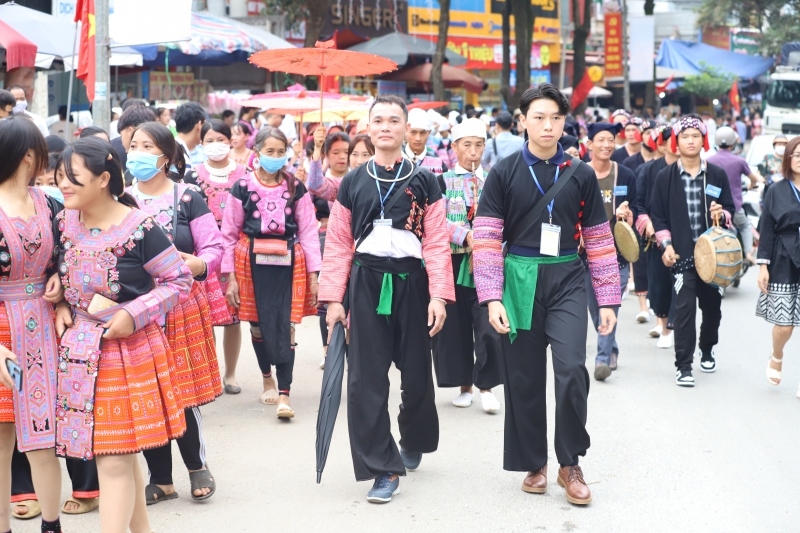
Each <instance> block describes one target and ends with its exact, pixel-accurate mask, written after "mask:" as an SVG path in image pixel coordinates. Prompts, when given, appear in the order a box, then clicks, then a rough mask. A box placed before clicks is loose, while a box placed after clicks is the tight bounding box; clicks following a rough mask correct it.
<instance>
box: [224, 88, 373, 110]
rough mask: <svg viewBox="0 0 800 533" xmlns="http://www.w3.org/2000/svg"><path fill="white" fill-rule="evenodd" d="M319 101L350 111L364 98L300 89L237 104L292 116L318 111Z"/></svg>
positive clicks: (254, 98) (258, 95) (255, 97)
mask: <svg viewBox="0 0 800 533" xmlns="http://www.w3.org/2000/svg"><path fill="white" fill-rule="evenodd" d="M320 100H322V101H323V102H324V103H325V105H326V106H328V107H333V108H350V109H349V110H352V109H351V108H352V107H353V104H354V103H355V102H365V101H366V97H361V96H350V95H343V94H339V93H325V92H323V93H321V92H319V91H308V90H306V89H305V88H304V87H302V88H301V90H289V91H280V92H274V93H266V94H257V95H255V96H251V97H250V98H248V99H247V100H242V101H241V102H239V103H240V104H241V105H242V106H243V107H256V108H258V109H267V110H271V111H274V112H276V113H281V114H284V115H294V114H298V113H308V112H311V111H319V108H320Z"/></svg>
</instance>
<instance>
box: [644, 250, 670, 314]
mask: <svg viewBox="0 0 800 533" xmlns="http://www.w3.org/2000/svg"><path fill="white" fill-rule="evenodd" d="M646 259H647V274H648V280H647V283H648V286H647V287H648V288H647V294H648V296H649V297H650V308H651V309H652V310H653V312H654V313H655V314H656V316H657V317H659V318H667V317H668V316H669V311H670V306H671V305H672V291H673V288H672V286H673V284H674V280H673V278H672V274H670V272H669V269H668V268H667V267H666V266H664V263H663V262H662V261H661V250H660V249H658V248H656V247H652V248H650V249H649V250H648V251H647V252H646ZM640 262H641V261H640Z"/></svg>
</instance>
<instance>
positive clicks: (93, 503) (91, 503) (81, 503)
mask: <svg viewBox="0 0 800 533" xmlns="http://www.w3.org/2000/svg"><path fill="white" fill-rule="evenodd" d="M68 503H75V504H77V505H78V508H77V509H76V510H74V511H71V510H68V509H67V504H68ZM98 507H100V498H67V501H65V502H64V505H63V506H62V507H61V512H62V513H64V514H85V513H91V512H92V511H94V510H95V509H97V508H98Z"/></svg>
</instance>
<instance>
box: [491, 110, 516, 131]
mask: <svg viewBox="0 0 800 533" xmlns="http://www.w3.org/2000/svg"><path fill="white" fill-rule="evenodd" d="M495 121H497V125H498V126H500V127H501V128H503V129H504V130H507V129H511V125H512V124H513V123H514V117H512V116H511V113H508V112H507V111H501V112H500V113H498V114H497V117H495Z"/></svg>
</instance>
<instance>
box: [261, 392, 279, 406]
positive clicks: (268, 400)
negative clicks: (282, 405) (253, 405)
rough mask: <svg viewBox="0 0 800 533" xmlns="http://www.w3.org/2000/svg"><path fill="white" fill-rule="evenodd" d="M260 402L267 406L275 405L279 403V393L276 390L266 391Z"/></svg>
mask: <svg viewBox="0 0 800 533" xmlns="http://www.w3.org/2000/svg"><path fill="white" fill-rule="evenodd" d="M259 401H260V402H261V403H263V404H265V405H275V404H277V403H278V391H277V390H276V389H269V390H265V391H264V392H263V393H262V394H261V396H260V397H259Z"/></svg>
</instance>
